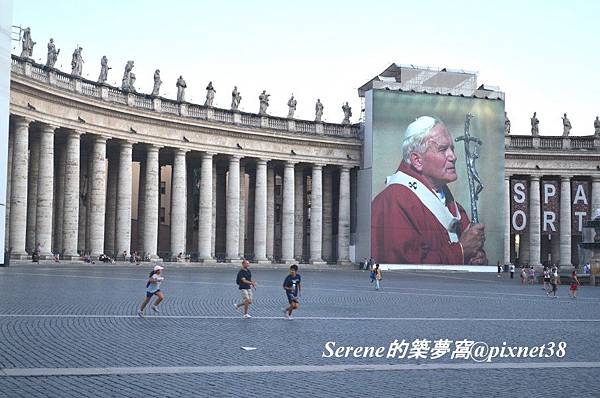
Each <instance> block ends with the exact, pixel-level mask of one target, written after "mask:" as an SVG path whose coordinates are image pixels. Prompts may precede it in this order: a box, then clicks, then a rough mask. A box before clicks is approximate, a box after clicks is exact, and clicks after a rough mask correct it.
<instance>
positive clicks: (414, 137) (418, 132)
mask: <svg viewBox="0 0 600 398" xmlns="http://www.w3.org/2000/svg"><path fill="white" fill-rule="evenodd" d="M438 124H443V123H442V121H441V120H439V119H436V118H433V117H431V116H421V117H418V118H417V119H416V120H415V121H414V122H412V123H411V124H409V125H408V127H407V128H406V132H405V133H404V138H403V139H402V160H404V161H405V162H406V163H410V154H411V153H413V152H417V153H424V152H425V151H426V150H427V135H428V134H429V132H430V131H431V130H432V129H433V128H434V127H435V126H437V125H438Z"/></svg>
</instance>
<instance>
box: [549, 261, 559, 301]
mask: <svg viewBox="0 0 600 398" xmlns="http://www.w3.org/2000/svg"><path fill="white" fill-rule="evenodd" d="M558 281H559V279H558V270H557V269H556V268H552V271H551V274H550V286H551V290H550V291H549V292H547V293H546V294H548V296H549V295H550V293H552V298H553V299H554V298H556V291H557V290H558Z"/></svg>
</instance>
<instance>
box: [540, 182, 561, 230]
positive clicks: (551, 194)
mask: <svg viewBox="0 0 600 398" xmlns="http://www.w3.org/2000/svg"><path fill="white" fill-rule="evenodd" d="M540 185H541V188H542V192H541V194H542V197H541V199H542V214H541V216H542V218H541V220H542V235H558V233H559V222H558V221H559V219H560V181H553V180H543V181H542V183H541V184H540Z"/></svg>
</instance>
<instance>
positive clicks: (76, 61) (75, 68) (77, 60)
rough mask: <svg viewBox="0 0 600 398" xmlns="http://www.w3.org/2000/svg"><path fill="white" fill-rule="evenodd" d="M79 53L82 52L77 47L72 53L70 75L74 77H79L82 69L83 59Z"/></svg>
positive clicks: (81, 49)
mask: <svg viewBox="0 0 600 398" xmlns="http://www.w3.org/2000/svg"><path fill="white" fill-rule="evenodd" d="M81 51H83V48H81V47H77V48H76V49H75V51H73V58H72V59H71V74H72V75H73V76H75V77H81V72H82V69H83V57H82V56H81Z"/></svg>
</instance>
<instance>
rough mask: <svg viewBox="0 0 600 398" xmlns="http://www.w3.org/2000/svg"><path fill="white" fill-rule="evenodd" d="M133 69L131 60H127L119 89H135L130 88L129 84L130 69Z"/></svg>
mask: <svg viewBox="0 0 600 398" xmlns="http://www.w3.org/2000/svg"><path fill="white" fill-rule="evenodd" d="M132 69H133V61H127V63H126V64H125V71H124V72H123V80H122V81H121V90H123V91H135V89H134V90H132V89H131V88H132V85H131V70H132Z"/></svg>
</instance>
